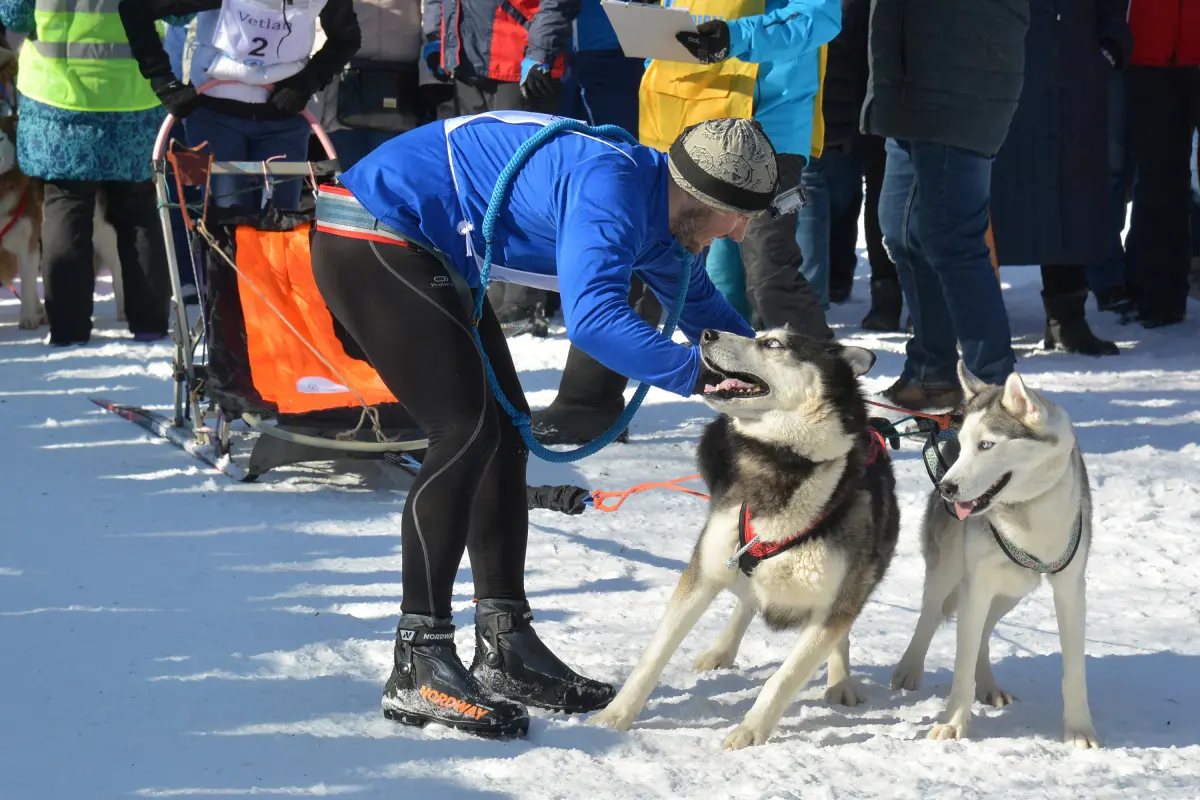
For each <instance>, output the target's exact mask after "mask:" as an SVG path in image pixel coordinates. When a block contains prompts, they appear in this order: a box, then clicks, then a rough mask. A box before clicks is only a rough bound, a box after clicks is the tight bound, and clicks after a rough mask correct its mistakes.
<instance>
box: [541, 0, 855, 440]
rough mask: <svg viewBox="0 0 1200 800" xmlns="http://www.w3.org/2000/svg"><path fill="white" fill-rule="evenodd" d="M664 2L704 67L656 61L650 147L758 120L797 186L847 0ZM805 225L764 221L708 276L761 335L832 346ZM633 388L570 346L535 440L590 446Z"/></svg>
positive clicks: (644, 97) (645, 124)
mask: <svg viewBox="0 0 1200 800" xmlns="http://www.w3.org/2000/svg"><path fill="white" fill-rule="evenodd" d="M664 5H668V6H669V5H686V6H687V8H688V10H689V11H690V12H691V14H692V17H693V19H695V21H696V23H697V32H696V33H692V34H684V33H681V34H679V38H680V41H681V43H682V44H683V45H684V47H686V48H688V50H689V51H691V52H692V54H693V55H694V56H696V58H697V59H698V60H699V61H700V62H701V63H699V64H687V63H682V62H673V61H660V60H654V61H651V62H649V66H648V68H647V70H646V73H645V77H644V78H643V79H642V84H641V92H640V100H641V102H640V118H639V124H638V137H639V139H640V141H641V142H642V143H643V144H646V145H649V146H650V147H653V148H655V149H657V150H662V151H664V152H665V151H666V150H668V149H669V148H670V147H671V145H672V143H673V142H674V141H675V140H676V139H677V138H678V136H679V133H680V131H682V130H684V129H685V128H687V127H688V126H690V125H693V124H695V123H697V122H700V121H702V120H706V119H715V118H720V117H744V118H753V119H754V120H755V121H757V122H759V123H761V124H762V127H763V130H764V131H766V134H767V136H768V137H770V139H771V143H772V144H773V145H774V146H775V148H776V150H777V151H778V164H779V172H780V178H779V181H780V186H781V187H783V188H784V189H790V188H791V187H793V186H796V185H798V184H799V183H800V182H801V173H802V171H803V169H804V164H805V160H806V159H807V158H809V156H810V155H811V156H819V155H820V154H821V145H822V133H821V131H822V128H821V126H820V125H819V122H820V120H821V111H820V107H819V103H818V94H819V92H820V89H821V61H822V54H821V49H822V46H823V45H824V44H826V43H827V42H829V41H830V40H831V39H833V38H834V37H835V36H837V33H838V31H839V30H840V29H841V16H842V7H841V0H687V2H684V1H683V0H678V1H676V0H664ZM586 8H587V6H585V9H586ZM580 20H581V23H582V20H583V17H582V16H581V17H580ZM796 228H797V216H796V214H794V213H792V214H784V215H780V216H773V217H764V218H759V219H755V220H754V221H753V222H751V224H750V227H749V229H748V230H747V232H746V236H745V240H744V241H743V242H741V245H740V247H739V245H738V244H737V243H735V242H733V241H729V240H724V241H722V240H718V241H717V242H715V243H714V244H713V247H712V249H711V251H710V252H709V254H708V259H707V271H708V273H709V275H710V276H711V278H712V280H713V281H714V282H715V283H716V284H717V286H718V287H720V288H721V290H722V292H723V293H724V294H725V296H726V297H728V298H730V299H731V300H733V301H734V302H735V303H739V304H741V302H742V301H743V300H748V301H749V306H750V308H749V309H747V316H749V311H750V310H753V312H754V314H755V315H756V316H757V317H758V318H759V319H760V320H761V322H762V325H763V327H765V328H776V327H782V326H783V325H790V326H791V327H792V329H793V330H796V331H799V332H801V333H806V334H808V335H810V336H814V337H817V338H828V339H832V338H833V332H832V331H831V330H830V329H829V326H828V325H827V324H826V323H825V314H824V312H823V311H822V310H821V306H820V304H819V302H818V301H817V297H816V295H815V294H814V292H813V289H812V287H811V286H810V285H809V283H808V281H807V280H806V279H805V277H804V275H802V274H801V272H800V266H801V263H802V262H803V260H804V256H803V254H802V253H801V251H800V245H799V243H798V242H797V230H796ZM625 385H626V381H625V380H624V379H623V378H622V377H621V376H620V375H618V374H614V373H613V372H612V371H611V370H606V369H604V368H603V367H602V366H600V365H599V364H597V363H596V362H595V361H593V360H591V359H589V358H588V357H587V356H586V355H585V354H583V353H581V352H580V351H579V348H575V347H573V348H571V352H570V353H569V355H568V356H567V366H566V368H565V369H564V370H563V378H562V382H561V384H560V387H559V393H558V396H557V397H556V398H555V399H554V402H553V403H551V404H550V406H549V407H548V408H546V409H543V410H541V411H539V412H538V413H537V414H536V415H535V416H534V427H533V430H534V433H535V435H536V436H537V437H538V440H539V441H540V442H542V443H544V444H573V443H579V442H586V441H589V440H590V439H592V438H594V437H595V436H596V435H597V434H599V433H600V432H601V431H604V430H607V429H608V427H609V426H610V425H612V424H613V423H614V422H615V421H616V420H617V418H618V417H619V416H620V415H621V412H622V411H623V410H624V407H625V399H624V396H623V392H624V389H625ZM624 436H625V434H624V433H623V434H622V438H623V437H624Z"/></svg>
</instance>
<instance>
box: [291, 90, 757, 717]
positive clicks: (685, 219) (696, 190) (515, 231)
mask: <svg viewBox="0 0 1200 800" xmlns="http://www.w3.org/2000/svg"><path fill="white" fill-rule="evenodd" d="M553 119H554V118H553V117H548V116H544V115H539V114H529V113H524V112H515V111H513V112H492V113H490V114H481V115H477V116H471V117H459V118H456V119H452V120H446V121H445V122H438V123H433V124H431V125H426V126H424V127H421V128H418V129H416V130H414V131H411V132H409V133H406V134H403V135H401V136H398V137H396V138H395V139H393V140H391V141H390V142H388V143H386V144H384V145H383V146H381V147H380V148H378V149H376V150H375V151H374V152H373V153H371V154H370V155H369V156H367V157H366V158H365V159H363V160H362V161H360V162H359V163H358V164H357V165H355V166H354V167H353V168H352V169H350V170H349V171H348V172H346V174H345V175H343V176H342V184H343V187H323V188H322V190H321V191H320V193H319V195H318V199H317V232H316V233H315V234H314V237H313V244H312V263H313V272H314V275H315V277H316V282H317V286H318V287H319V288H320V290H321V294H322V296H323V297H324V298H325V301H326V303H327V304H328V306H329V310H330V311H331V312H332V314H333V316H334V317H335V318H336V319H337V320H338V322H339V323H340V325H341V326H342V327H343V328H344V329H345V331H346V332H348V333H349V335H350V337H352V338H353V340H354V342H353V343H350V342H347V345H350V344H354V345H357V347H348V352H349V351H355V352H357V351H358V350H361V352H362V353H363V354H365V356H366V358H367V360H369V361H370V363H371V364H372V365H373V366H374V368H375V369H376V371H377V372H378V373H379V375H380V377H381V378H382V379H383V381H384V383H385V384H386V385H387V387H388V389H389V390H390V391H391V392H392V393H393V394H394V395H395V396H396V398H397V399H398V400H399V401H400V402H401V403H402V404H403V405H404V407H405V408H406V409H407V410H408V412H409V413H410V414H411V415H412V417H413V418H414V419H415V420H416V422H417V424H418V425H420V426H421V429H422V430H423V431H424V432H425V433H426V434H427V436H428V437H429V449H428V452H427V454H426V457H425V459H424V462H423V464H422V468H421V471H420V473H419V474H418V476H417V479H416V481H415V483H414V484H413V486H412V488H411V489H410V491H409V493H408V498H407V500H406V502H405V506H404V514H403V517H402V522H401V541H402V544H403V548H402V559H403V570H404V573H403V574H404V577H403V581H404V595H403V601H402V603H401V611H402V612H403V614H402V616H401V618H400V623H399V625H398V628H397V635H396V647H395V664H394V669H393V671H392V675H391V678H390V679H389V680H388V682H387V686H386V687H385V689H384V694H383V708H384V714H385V716H387V717H388V718H389V719H393V720H396V721H399V722H404V723H408V724H415V725H423V724H425V723H427V722H439V723H442V724H445V725H450V726H453V727H457V728H461V729H464V730H468V731H471V732H474V733H478V734H481V735H485V736H519V735H522V734H524V732H525V731H526V730H527V728H528V724H529V718H528V714H527V712H526V710H525V708H524V706H523V705H521V704H525V705H533V706H538V707H541V708H548V709H553V710H558V711H564V712H568V713H571V712H586V711H592V710H595V709H598V708H603V707H604V706H605V705H607V704H608V702H609V700H610V699H611V698H612V696H613V689H612V687H611V686H609V685H608V684H605V683H600V682H598V681H593V680H589V679H587V678H584V677H581V676H580V675H578V674H576V673H575V672H573V671H572V670H571V669H570V668H569V667H567V666H566V665H565V664H563V663H562V662H561V661H560V660H559V659H558V658H557V657H556V656H555V655H554V654H553V653H551V652H550V650H549V649H548V648H547V647H546V646H545V645H544V644H543V643H542V642H541V641H540V640H539V639H538V637H537V635H536V634H535V633H534V631H533V629H532V627H531V626H530V620H531V619H532V614H531V612H530V610H529V604H528V602H527V601H526V598H525V590H524V584H523V575H524V562H525V547H526V541H527V538H528V509H527V507H526V499H525V467H526V460H527V458H528V451H527V450H526V448H525V445H524V443H523V442H522V440H521V437H520V435H519V433H518V432H517V430H516V428H515V427H514V426H513V425H512V423H511V421H510V420H509V419H508V418H507V416H506V414H505V412H504V411H503V410H502V409H500V408H499V406H498V405H497V404H496V402H495V400H494V399H493V396H492V392H491V388H490V386H489V382H488V379H487V377H486V375H485V372H484V368H483V363H482V359H481V358H480V355H479V352H478V350H477V347H476V344H475V339H474V337H473V335H472V332H471V325H472V320H471V313H470V308H469V307H468V303H469V300H467V301H466V302H464V299H465V298H464V295H465V293H466V292H467V291H475V292H477V291H479V290H480V289H479V266H480V265H479V259H480V254H481V253H482V252H483V248H484V242H483V238H482V236H481V230H482V228H483V221H484V216H485V214H486V211H487V207H488V201H489V199H490V197H491V195H492V191H493V187H494V186H495V185H496V183H497V180H498V178H499V175H500V173H501V172H502V171H503V170H504V169H505V168H506V166H507V165H508V164H509V162H510V160H511V159H512V157H513V154H514V153H515V152H516V150H517V149H518V148H519V147H520V146H521V145H522V144H524V143H525V142H526V141H527V140H529V139H530V137H532V136H533V135H534V134H535V133H536V132H537V131H538V130H539V129H541V128H542V126H544V125H546V124H548V123H549V122H550V121H551V120H553ZM701 164H705V165H708V166H706V167H701V166H700V165H701ZM730 167H732V169H731V168H730ZM777 189H778V169H777V166H776V163H775V152H774V149H773V148H772V147H771V144H770V142H769V141H768V140H767V138H766V136H765V135H764V134H763V133H762V129H761V128H760V127H759V126H758V125H757V123H753V122H750V121H748V120H742V119H719V120H713V121H710V122H706V123H703V124H701V125H698V126H696V127H694V128H692V129H689V130H688V131H686V132H685V133H684V135H683V136H681V137H680V139H679V141H678V142H677V143H676V144H675V146H673V147H672V148H671V152H670V155H669V156H668V155H667V154H664V153H660V152H658V151H655V150H652V149H651V148H648V147H643V146H640V145H629V144H626V143H623V142H620V143H618V142H614V141H609V140H607V139H603V138H600V137H595V136H589V135H583V134H578V133H561V134H559V135H558V136H556V137H554V138H553V139H551V140H550V141H548V142H546V143H545V144H544V145H542V146H541V147H540V148H538V149H537V150H535V151H534V153H533V154H532V156H531V157H530V158H529V160H528V162H526V164H525V166H524V167H522V168H521V169H520V170H519V171H518V172H517V174H516V176H515V178H514V180H513V181H512V183H511V185H510V190H509V193H508V199H507V202H506V203H505V205H504V207H503V208H502V209H501V212H500V214H499V217H498V220H497V223H496V227H495V233H494V237H493V241H494V250H493V254H494V255H493V267H492V277H493V278H497V279H500V280H510V281H515V280H520V281H522V282H523V283H524V284H526V285H535V286H539V287H541V288H545V289H557V290H558V291H559V292H560V293H561V296H562V302H563V315H564V317H565V318H566V323H567V335H568V337H569V338H570V339H571V341H572V342H573V343H574V344H575V345H577V346H578V347H580V348H581V349H583V350H584V351H585V352H587V353H588V354H590V355H591V356H593V357H594V358H596V359H597V360H598V361H600V362H601V363H603V364H605V365H606V366H608V367H610V368H612V369H614V370H616V371H618V372H620V373H621V374H623V375H627V376H629V377H631V378H635V379H637V380H641V381H648V382H649V383H651V384H653V385H655V386H658V387H660V388H662V389H665V390H667V391H670V392H674V393H675V394H678V395H681V396H685V397H686V396H688V395H690V394H692V393H693V392H694V391H695V390H696V388H697V387H698V386H702V385H703V382H704V375H703V374H702V373H703V372H705V370H703V369H702V365H701V360H700V354H699V350H698V348H697V347H695V346H689V345H683V344H678V343H676V342H674V341H672V340H671V339H670V338H668V337H666V336H664V335H663V334H661V333H659V332H658V331H656V330H655V329H654V328H652V327H651V326H650V325H648V324H646V323H645V322H644V321H642V320H641V319H640V318H639V317H638V316H637V314H636V313H635V312H634V310H633V309H632V308H631V307H630V306H629V303H628V295H629V287H630V278H631V276H632V275H634V274H637V275H638V277H640V278H641V279H642V280H643V281H644V282H645V283H646V284H647V285H648V286H649V287H650V288H651V290H652V291H653V292H654V293H655V294H656V295H658V296H659V297H660V299H661V300H662V302H663V303H664V305H668V306H669V305H672V304H673V303H674V301H675V298H676V297H677V296H678V295H679V293H680V292H682V291H684V289H683V287H682V286H681V276H682V272H683V269H684V266H685V264H690V266H691V268H692V279H691V281H690V283H689V284H688V286H687V288H686V295H685V297H686V300H685V304H684V306H683V313H682V317H681V318H680V322H679V327H680V329H681V330H682V331H683V333H684V334H685V335H686V336H687V337H688V338H689V339H690V340H691V341H692V342H698V341H699V339H700V334H701V332H702V331H703V330H705V329H706V328H715V329H718V330H723V331H731V332H733V333H738V334H741V335H746V336H748V335H752V331H751V330H750V328H749V327H748V326H747V325H746V323H745V321H744V320H743V319H742V318H741V316H739V315H738V313H737V312H736V311H734V309H733V308H732V307H731V306H730V305H729V304H728V303H727V302H725V300H724V298H722V297H721V295H720V294H719V293H718V292H717V290H716V288H715V287H714V286H713V285H712V283H711V282H710V281H709V280H708V277H707V275H706V274H705V273H704V270H703V268H702V266H701V263H700V262H701V259H700V253H701V252H702V251H703V249H704V248H705V247H707V246H708V245H709V244H711V243H712V241H713V240H714V239H716V238H719V237H729V238H731V239H734V240H738V239H741V238H742V236H743V235H744V234H745V231H746V226H747V224H749V222H750V221H751V219H756V218H758V217H759V216H762V215H764V214H767V213H769V212H770V209H772V207H773V203H774V199H775V194H776V191H777ZM478 332H479V336H480V339H481V340H482V343H483V349H484V351H485V352H486V353H487V356H488V359H489V360H490V362H491V365H492V367H493V369H494V370H495V375H496V379H497V381H498V383H499V386H500V388H501V389H503V391H504V393H505V394H506V395H507V397H508V398H509V400H510V401H511V402H512V403H513V404H514V405H515V406H516V407H517V408H518V409H519V410H521V411H523V412H524V413H526V414H528V413H529V406H528V404H527V403H526V402H525V398H524V395H523V393H522V391H521V384H520V381H519V379H518V378H517V373H516V369H515V368H514V366H513V362H512V357H511V355H510V354H509V351H508V347H507V345H506V343H505V338H504V334H503V331H502V330H501V327H500V324H499V322H498V321H497V319H496V315H495V312H494V311H493V310H492V308H491V305H490V304H488V303H485V304H484V313H483V317H482V320H481V321H480V322H479V328H478ZM710 380H711V378H710ZM464 549H466V550H467V552H468V553H469V554H470V558H471V567H472V574H473V576H474V581H475V597H476V599H477V605H476V608H475V660H474V662H473V664H472V665H471V669H470V670H467V669H466V668H464V666H463V665H462V663H461V662H460V661H459V660H458V657H457V655H456V654H455V650H454V625H453V623H452V621H451V610H452V608H451V598H452V593H453V588H454V581H455V577H456V575H457V573H458V565H459V562H460V561H461V559H462V554H463V550H464ZM514 701H515V702H514Z"/></svg>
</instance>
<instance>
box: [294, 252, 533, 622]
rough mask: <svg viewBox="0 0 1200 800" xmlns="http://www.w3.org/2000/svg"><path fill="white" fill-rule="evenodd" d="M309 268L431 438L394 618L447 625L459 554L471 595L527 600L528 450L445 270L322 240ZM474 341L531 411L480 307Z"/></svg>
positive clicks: (405, 526) (409, 522)
mask: <svg viewBox="0 0 1200 800" xmlns="http://www.w3.org/2000/svg"><path fill="white" fill-rule="evenodd" d="M312 264H313V273H314V275H315V277H316V281H317V286H318V287H319V288H320V290H321V294H322V296H323V297H324V298H325V302H326V303H327V304H328V306H329V310H330V311H331V312H332V313H333V315H334V317H336V318H337V320H338V321H339V322H340V323H341V324H342V325H343V326H344V327H345V329H346V330H347V331H348V332H349V334H350V335H351V336H352V337H353V338H354V340H355V342H357V344H358V345H359V346H360V347H361V348H362V351H363V352H364V353H365V354H366V356H367V359H368V360H369V361H370V363H371V365H372V366H374V368H375V370H376V371H377V372H378V373H379V376H380V377H381V378H382V379H383V382H384V383H385V384H387V387H388V389H390V390H391V392H392V394H394V395H395V396H396V399H398V400H399V401H400V402H401V403H402V404H403V405H404V407H405V409H407V411H408V413H409V414H411V415H412V417H413V419H414V420H416V422H417V424H418V425H420V426H421V429H422V430H423V431H424V433H425V435H426V436H427V437H428V438H429V450H428V452H427V453H426V456H425V459H424V462H423V463H422V466H421V471H420V473H419V474H418V475H417V479H416V481H415V482H414V483H413V486H412V488H411V489H410V490H409V493H408V498H407V501H406V502H405V504H404V516H403V518H402V522H401V526H400V532H401V544H402V547H403V551H402V554H401V560H402V563H403V568H404V577H403V581H404V597H403V601H402V603H401V609H402V610H403V611H404V613H406V614H426V615H432V616H436V617H449V616H450V601H451V597H452V594H453V588H454V580H455V578H456V576H457V574H458V566H459V563H460V562H461V561H462V554H463V550H464V548H465V549H466V550H467V551H468V552H469V554H470V557H471V570H472V573H473V575H474V578H475V594H476V597H479V598H496V599H515V600H521V599H524V597H525V588H524V572H525V545H526V540H527V538H528V535H529V530H528V528H529V511H528V509H527V507H526V500H525V466H526V461H527V459H528V455H529V453H528V450H527V449H526V448H525V444H524V442H522V441H521V437H520V434H519V433H518V432H517V429H516V428H515V427H514V426H513V425H512V423H511V421H510V420H509V419H508V415H507V414H505V412H504V410H503V409H501V408H500V407H499V406H498V405H497V404H496V402H495V400H494V398H493V397H492V392H491V388H490V387H489V385H488V383H487V378H486V377H485V375H484V372H483V364H482V361H481V359H480V358H479V351H478V350H477V348H476V345H475V340H474V337H473V336H472V335H471V322H470V319H469V312H468V310H467V308H466V306H465V305H464V302H463V299H462V298H461V296H460V295H459V293H458V292H457V290H456V289H455V287H454V285H453V284H452V283H451V282H450V281H449V280H448V279H447V272H446V269H445V267H443V266H442V264H441V263H440V262H439V261H438V260H437V259H436V258H434V257H433V256H432V255H430V254H428V253H425V252H423V251H421V250H417V249H410V248H408V247H404V246H401V245H397V244H384V243H377V242H372V241H366V240H361V239H350V238H346V237H342V236H336V235H332V234H328V233H323V232H320V231H318V232H317V233H315V234H314V235H313V245H312ZM479 332H480V336H481V338H482V340H483V346H484V348H485V350H486V351H487V354H488V358H489V359H490V360H491V362H492V368H493V369H494V370H495V372H496V376H497V378H498V379H499V381H500V384H501V386H502V387H503V389H504V392H505V394H506V395H507V396H508V398H509V400H510V401H512V403H513V404H514V405H516V406H517V407H518V408H519V409H521V410H523V411H524V412H525V413H529V407H528V405H527V404H526V402H525V396H524V394H523V393H522V391H521V384H520V381H519V380H518V378H517V372H516V368H515V367H514V366H513V362H512V356H511V354H510V353H509V351H508V345H507V344H506V343H505V341H504V334H503V332H502V331H501V329H500V325H499V323H498V322H497V321H496V316H495V314H494V313H493V311H492V308H491V306H490V305H489V304H487V303H485V304H484V314H483V320H482V321H481V322H480V325H479Z"/></svg>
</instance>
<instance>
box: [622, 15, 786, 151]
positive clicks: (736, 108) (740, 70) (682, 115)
mask: <svg viewBox="0 0 1200 800" xmlns="http://www.w3.org/2000/svg"><path fill="white" fill-rule="evenodd" d="M681 3H682V0H681ZM687 9H688V11H690V12H691V14H692V16H693V17H701V18H703V17H709V18H711V17H716V18H719V19H724V20H730V19H738V18H740V17H751V16H755V15H757V14H762V13H763V12H765V11H766V0H688V1H687ZM757 79H758V64H750V63H747V62H745V61H740V60H738V59H736V58H727V59H725V60H724V61H722V62H720V63H719V64H683V63H680V62H676V61H658V60H654V61H651V62H650V66H649V67H647V68H646V74H645V75H644V76H642V86H641V91H640V93H639V117H638V133H639V138H640V139H641V141H642V144H644V145H647V146H648V147H653V148H654V149H656V150H661V151H663V152H664V153H665V152H666V151H667V150H669V149H670V148H671V144H672V143H673V142H674V141H675V139H676V138H678V136H679V134H680V133H682V132H683V130H684V129H685V128H687V127H688V126H690V125H695V124H696V123H699V122H704V121H705V120H709V119H718V118H720V117H741V118H742V119H750V118H751V117H752V116H754V82H755V80H757Z"/></svg>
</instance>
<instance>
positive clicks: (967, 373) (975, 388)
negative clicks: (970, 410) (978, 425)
mask: <svg viewBox="0 0 1200 800" xmlns="http://www.w3.org/2000/svg"><path fill="white" fill-rule="evenodd" d="M958 382H959V383H960V384H962V390H963V399H964V400H966V401H967V402H968V403H969V402H971V399H972V398H973V397H975V395H977V394H979V393H980V392H982V391H983V390H984V389H986V388H988V384H986V383H984V382H983V381H981V380H979V378H976V377H975V376H974V375H972V374H971V370H969V369H967V365H966V364H965V363H963V360H962V359H961V358H960V359H959V360H958Z"/></svg>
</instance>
